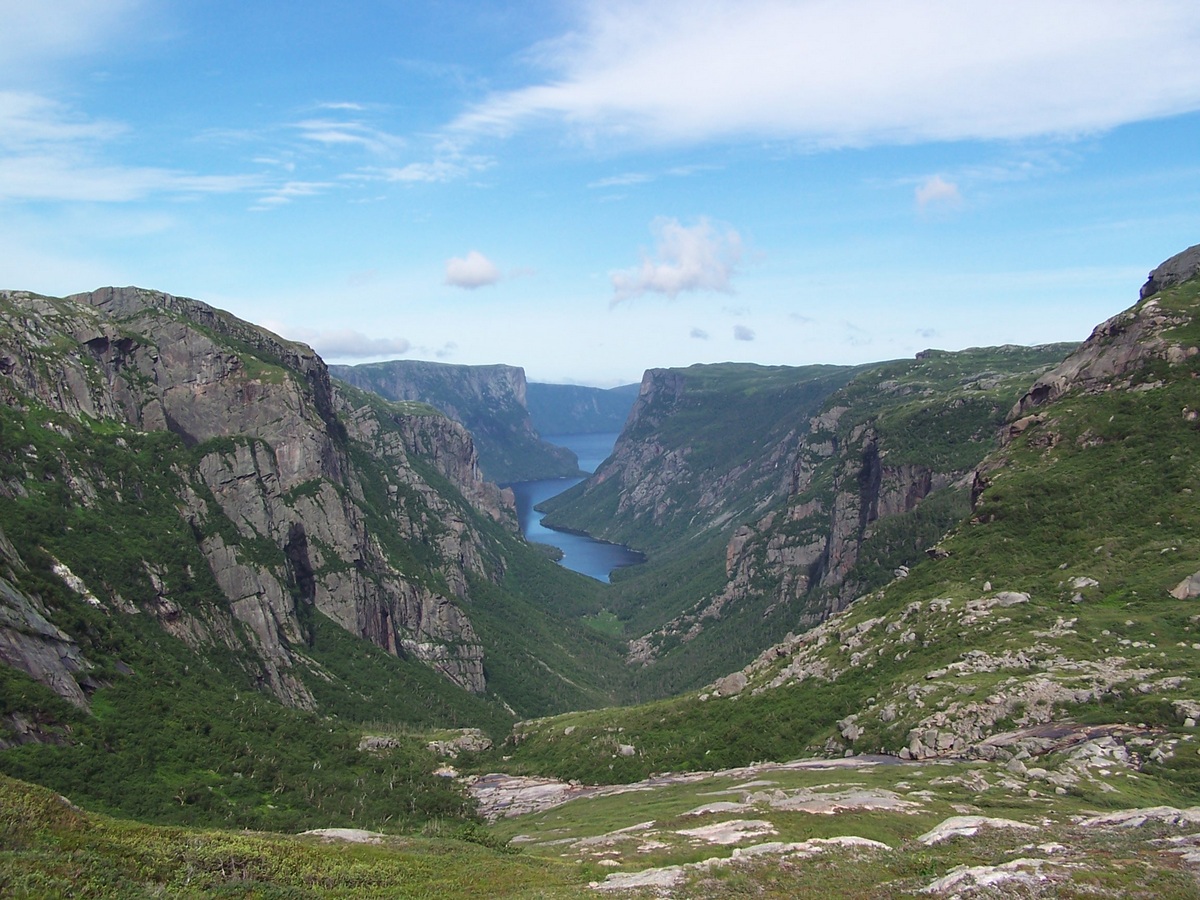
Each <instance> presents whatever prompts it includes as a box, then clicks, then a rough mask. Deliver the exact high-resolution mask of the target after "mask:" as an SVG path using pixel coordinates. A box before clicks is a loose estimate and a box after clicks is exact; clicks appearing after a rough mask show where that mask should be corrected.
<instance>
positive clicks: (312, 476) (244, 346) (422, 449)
mask: <svg viewBox="0 0 1200 900" xmlns="http://www.w3.org/2000/svg"><path fill="white" fill-rule="evenodd" d="M0 376H2V377H0V402H4V403H7V404H8V405H9V406H13V407H17V408H28V407H29V406H31V405H38V406H40V407H43V408H45V409H48V410H50V411H53V412H57V413H62V414H65V415H66V416H69V417H70V418H71V419H73V420H74V421H75V423H76V425H75V426H73V427H72V428H66V429H63V434H64V436H65V437H68V438H69V437H70V436H71V434H72V432H73V429H86V428H88V427H90V426H89V424H88V423H89V422H91V421H108V422H111V423H116V424H117V425H119V426H121V427H130V428H133V429H136V430H137V431H138V432H142V433H145V432H156V431H157V432H171V433H174V434H175V435H178V436H179V438H180V439H182V441H183V443H184V444H185V445H186V446H188V447H192V448H195V450H194V460H195V461H194V463H190V464H188V465H186V466H180V465H178V464H177V466H176V468H175V470H174V471H173V473H172V477H173V478H174V481H175V484H176V485H177V487H176V491H177V494H178V510H179V514H180V516H181V517H182V520H183V521H184V522H186V523H187V525H188V526H189V528H190V529H191V531H192V533H193V534H194V535H195V536H196V541H197V546H198V548H199V550H200V552H201V553H202V554H203V558H204V559H205V560H206V561H207V563H208V567H209V568H210V570H211V573H212V577H213V579H214V580H215V583H216V585H217V586H218V588H219V589H220V592H221V594H222V595H223V601H222V603H223V605H222V606H220V607H213V608H208V609H197V608H189V607H187V605H186V604H181V603H180V602H178V600H177V599H176V596H175V593H174V589H173V587H172V585H173V584H175V583H178V582H179V581H180V580H181V579H183V578H185V577H186V575H185V573H176V572H173V571H169V570H168V569H166V568H164V567H163V566H160V565H159V564H158V563H157V561H155V560H145V561H144V562H143V570H144V572H143V576H144V578H145V587H144V588H143V589H141V590H140V593H141V594H142V595H143V596H144V597H146V598H149V599H147V600H145V601H143V605H142V606H141V607H137V606H134V605H132V604H128V603H126V602H125V601H122V602H121V603H117V602H115V601H114V602H113V604H112V605H113V607H114V609H120V608H125V609H124V611H125V612H129V611H136V610H138V609H139V608H140V609H143V610H144V611H146V612H148V613H150V614H151V615H152V616H154V617H155V618H156V619H157V620H158V621H159V622H160V623H161V624H162V625H163V627H164V628H165V629H166V630H168V631H169V632H170V633H172V634H174V635H175V636H177V637H179V638H180V639H182V640H185V641H187V642H188V643H190V644H192V645H193V646H203V645H206V644H224V645H226V646H228V647H229V648H230V649H233V650H235V651H237V652H239V653H243V654H244V655H245V658H246V659H247V660H250V661H252V663H251V664H252V665H253V666H254V667H255V669H256V677H257V678H258V679H259V681H260V683H261V684H262V685H263V687H264V688H265V689H267V690H269V691H270V692H271V693H273V694H275V695H276V696H277V697H279V699H281V700H282V701H284V702H285V703H288V704H290V705H293V706H299V707H306V708H311V707H313V706H314V705H315V700H314V699H313V696H312V693H311V692H310V691H309V689H308V688H307V687H306V686H305V677H306V676H307V675H309V674H310V673H309V669H310V668H311V666H310V664H309V662H308V661H307V659H306V657H305V654H304V648H305V647H306V645H307V644H308V643H309V642H310V641H311V639H312V633H311V616H312V611H313V610H316V611H319V612H321V613H323V614H325V615H326V616H328V617H329V618H330V619H332V620H333V621H334V622H337V623H338V624H339V625H341V626H342V627H343V628H345V629H346V630H347V631H350V632H351V633H353V634H355V635H357V636H359V637H362V638H365V639H367V640H370V641H372V642H373V643H375V644H377V645H378V646H380V647H382V648H384V649H385V650H387V651H388V652H390V653H393V654H395V655H399V656H407V657H411V658H415V659H418V660H421V661H423V662H425V663H426V664H428V665H430V666H432V667H433V668H435V669H436V670H437V671H439V672H441V673H442V674H443V675H444V676H446V677H447V678H448V679H450V680H451V681H453V682H455V683H456V684H459V685H460V686H462V687H463V688H465V689H467V690H469V691H474V692H481V691H483V690H484V689H485V686H486V685H485V680H484V670H483V648H482V646H481V644H480V642H479V639H478V636H477V635H476V634H475V631H474V629H473V627H472V625H471V622H470V620H469V618H468V616H467V614H466V613H465V612H464V610H463V608H462V607H461V606H460V605H459V604H460V603H461V602H462V601H467V600H469V583H470V580H471V578H472V577H479V578H484V579H492V580H498V579H499V578H500V577H501V576H502V574H503V571H504V566H505V563H504V560H503V557H502V556H501V555H500V554H499V553H498V552H496V551H495V550H494V549H490V548H489V546H488V545H487V543H486V541H485V540H484V539H483V537H482V536H481V535H480V534H479V533H478V531H477V529H476V527H475V526H474V525H473V524H472V516H473V515H474V514H475V513H482V514H483V515H485V516H488V517H489V518H491V519H492V520H494V521H496V522H499V523H501V524H502V525H503V526H504V527H505V528H507V529H510V530H515V528H516V524H515V511H514V507H513V503H512V497H511V494H510V493H506V492H503V491H501V490H500V489H498V488H497V487H495V485H492V484H489V483H487V482H485V481H484V479H483V477H482V475H481V472H480V467H479V463H478V458H477V456H476V453H475V449H474V445H473V443H472V441H471V438H470V435H469V434H468V433H467V432H466V431H465V430H464V429H463V428H462V426H460V425H458V424H456V423H454V422H451V421H450V420H448V419H446V418H445V417H444V416H441V415H437V414H434V413H432V411H431V410H428V409H421V410H419V411H417V412H416V413H415V414H412V415H409V414H406V413H405V411H404V410H403V409H401V408H398V407H392V406H388V405H387V404H378V403H376V404H361V403H360V404H355V403H354V402H353V401H352V400H351V399H349V398H348V397H346V396H343V395H342V394H341V393H340V392H338V391H337V390H335V388H334V385H333V383H332V382H331V380H330V377H329V373H328V371H327V369H326V367H325V365H324V363H323V362H322V361H321V360H320V359H319V357H317V356H316V354H315V353H313V351H312V350H311V349H310V348H308V347H306V346H304V345H302V344H296V343H293V342H290V341H286V340H284V339H282V338H279V337H277V336H276V335H273V334H271V333H270V332H267V331H265V330H263V329H260V328H257V327H256V326H253V325H250V324H249V323H246V322H243V321H241V320H238V319H236V318H235V317H233V316H231V315H229V314H228V313H225V312H222V311H220V310H216V309H214V308H212V307H210V306H208V305H207V304H204V303H200V302H198V301H194V300H188V299H185V298H179V297H173V296H171V295H168V294H161V293H158V292H153V291H146V290H142V289H138V288H105V289H102V290H98V291H94V292H91V293H88V294H79V295H75V296H73V297H69V298H65V299H54V298H47V297H39V296H36V295H32V294H27V293H20V292H3V293H0ZM118 440H122V439H120V438H118ZM59 462H60V464H61V471H60V476H56V477H61V478H62V479H63V481H64V482H65V483H66V484H67V485H69V487H70V489H71V491H72V492H73V494H74V496H76V497H77V499H78V502H79V503H81V504H82V505H88V504H89V503H96V502H99V499H101V498H102V495H103V497H107V498H110V499H111V500H112V502H116V503H118V504H123V503H129V502H136V499H135V498H126V497H124V496H123V495H122V494H121V491H120V490H119V487H118V486H117V485H115V484H109V483H107V482H106V480H105V479H106V476H105V473H104V472H103V470H98V469H95V467H90V466H89V465H88V464H87V463H86V461H78V460H74V459H72V458H71V457H70V455H69V454H66V453H64V454H63V455H62V458H61V460H60V461H59ZM425 473H431V474H425ZM435 476H436V477H435ZM446 485H449V486H450V487H449V489H447V487H446ZM12 490H14V491H16V490H19V485H18V486H14V487H13V488H12ZM393 535H395V537H393ZM397 541H398V542H399V543H397ZM405 542H407V543H408V544H409V545H410V546H414V547H420V548H421V550H420V553H419V554H418V555H417V556H416V557H414V555H413V554H412V553H408V552H405V551H404V550H403V544H404V543H405ZM414 558H419V559H421V560H422V562H421V563H420V564H419V565H416V564H414V562H413V559H414ZM6 584H7V582H6ZM8 587H9V588H12V586H11V585H8ZM93 587H98V586H95V585H93ZM98 593H99V594H105V592H104V591H98ZM4 597H5V602H4V605H3V607H0V609H2V610H4V611H5V612H3V615H5V616H6V617H7V618H6V619H5V622H4V628H3V630H0V641H2V642H3V643H4V644H5V646H6V647H7V650H0V658H3V659H5V661H8V662H9V664H12V665H17V666H18V667H19V668H22V669H23V670H25V671H28V672H30V674H33V675H34V676H35V677H37V678H39V679H40V680H43V681H44V682H46V683H47V684H49V685H51V686H52V687H53V688H54V689H55V690H56V691H58V692H59V693H60V694H62V695H63V696H65V697H67V698H68V699H70V700H71V701H72V702H75V703H77V704H79V705H83V704H84V703H85V702H86V700H85V698H84V695H83V693H82V692H81V691H80V689H79V687H78V685H77V684H76V682H75V680H74V676H75V675H77V674H78V673H79V672H80V671H82V670H83V669H84V668H86V661H85V660H83V659H82V656H81V655H80V654H79V653H78V650H77V648H76V647H74V645H73V643H72V642H71V641H70V639H69V638H68V637H67V636H66V635H65V633H64V632H62V631H61V630H59V629H58V628H57V627H56V626H55V625H53V624H52V623H51V622H50V621H49V620H47V619H46V618H45V617H44V616H43V613H44V610H42V609H40V608H39V606H38V604H37V601H36V598H35V597H29V596H25V595H23V594H22V593H21V592H20V591H18V590H16V589H15V588H14V589H12V590H7V591H5V592H4ZM12 659H23V660H24V663H14V662H12Z"/></svg>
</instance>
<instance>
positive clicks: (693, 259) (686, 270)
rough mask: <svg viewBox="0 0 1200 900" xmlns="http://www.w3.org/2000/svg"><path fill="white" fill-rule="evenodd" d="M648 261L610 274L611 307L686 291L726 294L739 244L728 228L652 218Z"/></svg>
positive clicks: (645, 258) (644, 259) (729, 287)
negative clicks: (651, 251)
mask: <svg viewBox="0 0 1200 900" xmlns="http://www.w3.org/2000/svg"><path fill="white" fill-rule="evenodd" d="M651 229H652V231H653V232H654V235H655V237H656V239H657V240H656V246H655V251H654V255H653V256H644V257H643V259H642V264H641V265H640V266H637V267H635V268H632V269H625V270H622V271H618V272H613V273H612V274H611V278H612V284H613V292H614V293H613V299H612V302H613V303H620V302H621V301H623V300H629V299H631V298H633V297H638V296H641V295H642V294H645V293H657V294H666V295H667V296H668V297H672V298H673V297H675V296H677V295H678V294H680V293H682V292H685V291H724V292H727V293H728V292H731V291H732V290H733V288H732V287H731V285H730V279H731V278H732V277H733V273H734V270H735V268H736V266H737V263H738V260H739V259H740V258H741V254H742V240H741V237H740V236H739V235H738V233H737V232H736V231H734V230H733V229H732V228H726V229H723V230H722V229H719V228H717V226H715V225H713V223H712V222H710V221H709V220H708V219H700V220H699V221H698V222H697V223H696V224H695V225H692V226H687V225H683V224H681V223H680V222H679V221H678V220H677V219H656V220H655V221H654V222H653V224H652V225H651Z"/></svg>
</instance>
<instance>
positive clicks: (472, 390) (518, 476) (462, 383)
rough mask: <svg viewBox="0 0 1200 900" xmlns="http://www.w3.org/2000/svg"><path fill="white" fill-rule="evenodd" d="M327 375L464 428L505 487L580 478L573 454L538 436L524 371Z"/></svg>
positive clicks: (387, 365)
mask: <svg viewBox="0 0 1200 900" xmlns="http://www.w3.org/2000/svg"><path fill="white" fill-rule="evenodd" d="M329 371H330V373H331V374H332V375H333V376H334V377H335V378H339V379H341V380H342V381H344V382H346V383H347V384H352V385H354V386H355V387H357V388H360V389H362V390H365V391H371V392H372V393H375V394H378V395H379V396H381V397H383V398H385V399H387V400H394V401H418V402H421V403H428V404H429V405H430V406H433V407H435V408H437V409H439V410H441V411H442V412H443V413H445V414H446V415H447V416H449V417H450V418H452V419H454V420H455V421H456V422H459V423H461V424H462V425H464V426H465V427H466V429H467V430H468V431H470V432H471V436H472V437H473V438H474V440H475V445H476V447H477V448H478V452H479V465H480V469H481V470H482V471H483V473H484V475H485V477H487V478H488V480H490V481H493V482H496V483H498V484H507V483H509V482H513V481H534V480H538V479H542V478H566V477H569V476H572V475H578V474H579V466H578V463H577V460H576V459H575V456H574V454H573V453H571V451H570V450H567V449H566V448H564V447H558V446H555V445H554V444H549V443H547V442H546V441H543V440H542V439H541V438H540V437H539V436H538V432H537V430H535V428H534V425H533V421H532V419H531V418H530V412H529V408H528V407H527V406H526V393H527V390H528V386H527V385H526V383H525V370H524V369H520V368H517V367H516V366H503V365H495V366H457V365H449V364H446V363H434V362H422V361H419V360H393V361H391V362H382V363H364V364H362V365H358V366H330V369H329Z"/></svg>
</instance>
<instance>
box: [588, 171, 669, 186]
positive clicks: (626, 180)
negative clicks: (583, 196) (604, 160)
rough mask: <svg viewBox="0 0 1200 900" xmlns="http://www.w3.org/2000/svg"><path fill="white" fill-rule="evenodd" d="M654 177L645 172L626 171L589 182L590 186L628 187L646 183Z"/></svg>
mask: <svg viewBox="0 0 1200 900" xmlns="http://www.w3.org/2000/svg"><path fill="white" fill-rule="evenodd" d="M653 180H654V178H653V176H651V175H648V174H646V173H645V172H626V173H624V174H623V175H611V176H609V177H608V178H600V179H597V180H596V181H592V182H589V183H588V187H590V188H610V187H628V186H629V185H633V184H646V183H647V182H649V181H653Z"/></svg>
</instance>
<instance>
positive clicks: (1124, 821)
mask: <svg viewBox="0 0 1200 900" xmlns="http://www.w3.org/2000/svg"><path fill="white" fill-rule="evenodd" d="M1147 822H1161V823H1163V824H1164V825H1178V826H1187V827H1191V826H1195V825H1200V806H1191V807H1188V808H1187V809H1177V808H1176V807H1174V806H1150V807H1144V808H1142V809H1122V810H1118V811H1117V812H1112V813H1106V814H1104V815H1101V816H1092V817H1091V818H1087V819H1083V820H1082V821H1080V823H1079V824H1080V825H1082V826H1083V827H1084V828H1111V827H1118V828H1140V827H1141V826H1142V825H1145V824H1146V823H1147Z"/></svg>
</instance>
